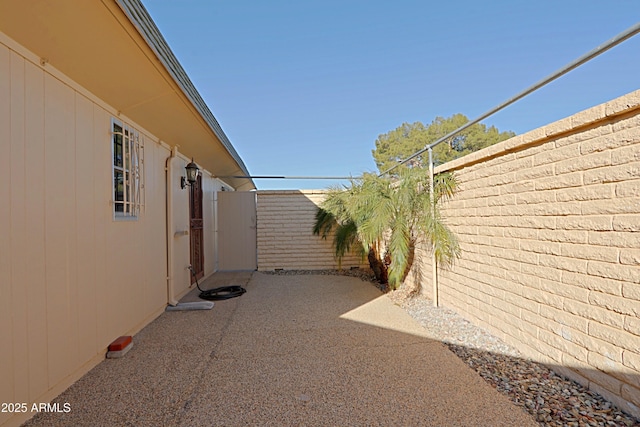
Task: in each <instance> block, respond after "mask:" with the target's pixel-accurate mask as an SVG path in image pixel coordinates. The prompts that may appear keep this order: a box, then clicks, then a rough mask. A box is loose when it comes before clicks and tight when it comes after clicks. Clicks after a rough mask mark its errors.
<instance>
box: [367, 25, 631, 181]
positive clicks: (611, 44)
mask: <svg viewBox="0 0 640 427" xmlns="http://www.w3.org/2000/svg"><path fill="white" fill-rule="evenodd" d="M638 33H640V23H637V24H635V25H633V26H632V27H630V28H628V29H627V30H625V31H623V32H622V33H620V34H618V35H617V36H615V37H614V38H612V39H610V40H608V41H606V42H605V43H603V44H601V45H600V46H598V47H596V48H595V49H593V50H591V51H589V52H587V53H586V54H584V55H582V56H581V57H580V58H578V59H576V60H575V61H573V62H571V63H570V64H568V65H565V66H564V67H562V68H560V69H559V70H557V71H555V72H554V73H552V74H550V75H549V76H547V77H545V78H544V79H542V80H540V81H538V82H537V83H535V84H534V85H532V86H530V87H528V88H527V89H525V90H524V91H522V92H520V93H519V94H517V95H516V96H514V97H513V98H511V99H509V100H507V101H505V102H503V103H502V104H500V105H498V106H497V107H495V108H492V109H491V110H489V111H487V112H486V113H484V114H482V115H481V116H479V117H478V118H476V119H474V120H472V121H470V122H467V123H466V124H464V125H463V126H460V127H459V128H458V129H456V130H454V131H453V132H450V133H448V134H446V135H445V136H443V137H442V138H440V139H438V140H436V141H435V142H433V143H431V144H428V145H426V146H425V147H424V148H423V149H422V150H419V151H416V152H415V153H413V154H412V155H411V156H409V157H407V158H406V159H404V160H402V161H401V162H399V163H398V164H397V165H395V166H393V167H390V168H389V169H387V170H385V171H384V172H382V173H380V174H379V175H378V176H382V175H386V174H388V173H389V172H391V171H392V170H394V169H395V168H397V167H398V166H400V165H403V164H405V163H407V162H408V161H409V160H412V159H414V158H415V157H417V156H419V155H421V154H422V153H424V152H425V151H427V150H430V149H432V148H433V147H435V146H436V145H438V144H440V143H442V142H444V141H446V140H447V139H449V138H451V137H452V136H455V135H457V134H459V133H460V132H462V131H463V130H465V129H467V128H468V127H469V126H472V125H474V124H476V123H478V122H479V121H481V120H484V119H486V118H487V117H489V116H492V115H493V114H495V113H497V112H498V111H500V110H502V109H503V108H505V107H507V106H509V105H511V104H513V103H514V102H516V101H518V100H520V99H521V98H524V97H525V96H527V95H529V94H530V93H532V92H534V91H536V90H538V89H540V88H541V87H543V86H545V85H546V84H548V83H551V82H552V81H554V80H556V79H557V78H559V77H562V76H563V75H565V74H567V73H568V72H569V71H571V70H573V69H575V68H578V67H579V66H581V65H582V64H584V63H585V62H587V61H590V60H592V59H593V58H595V57H596V56H598V55H600V54H602V53H604V52H606V51H607V50H609V49H611V48H613V47H615V46H617V45H619V44H620V43H622V42H623V41H625V40H627V39H630V38H631V37H633V36H635V35H636V34H638Z"/></svg>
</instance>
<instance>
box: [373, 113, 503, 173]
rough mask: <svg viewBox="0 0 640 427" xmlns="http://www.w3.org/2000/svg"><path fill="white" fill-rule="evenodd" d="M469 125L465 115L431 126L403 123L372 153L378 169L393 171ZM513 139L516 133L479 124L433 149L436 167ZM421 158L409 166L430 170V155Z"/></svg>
mask: <svg viewBox="0 0 640 427" xmlns="http://www.w3.org/2000/svg"><path fill="white" fill-rule="evenodd" d="M468 121H469V119H468V118H467V117H466V116H465V115H463V114H454V115H453V116H451V117H448V118H443V117H436V118H435V119H434V120H433V121H432V122H431V124H430V125H429V126H425V125H424V124H422V123H420V122H415V123H412V124H409V123H403V124H402V125H400V126H399V127H398V128H396V129H394V130H392V131H390V132H387V133H385V134H383V135H380V136H378V139H376V148H375V149H374V150H372V154H373V158H374V160H375V162H376V165H377V166H378V169H379V170H380V171H381V172H382V171H385V170H387V169H389V168H391V167H393V166H394V165H396V164H397V163H398V162H399V161H401V160H404V159H406V158H407V157H409V156H410V155H412V154H413V153H415V152H416V151H419V150H421V149H423V148H424V147H425V146H426V145H428V144H431V143H432V142H435V141H436V140H438V139H439V138H442V137H443V136H445V135H446V134H448V133H450V132H453V131H454V130H456V129H457V128H459V127H460V126H462V125H464V124H465V123H467V122H468ZM513 136H515V133H514V132H511V131H506V132H500V131H498V129H497V128H496V127H495V126H491V127H487V126H486V125H483V124H481V123H476V124H474V125H472V126H470V127H469V128H467V129H465V130H464V131H463V132H461V133H460V134H458V135H456V136H454V137H453V138H451V139H450V140H449V141H447V142H446V143H442V144H440V145H438V146H437V147H435V148H434V149H433V154H434V163H435V164H436V165H439V164H442V163H446V162H448V161H450V160H453V159H457V158H458V157H462V156H464V155H465V154H469V153H472V152H474V151H477V150H480V149H481V148H484V147H488V146H490V145H493V144H495V143H497V142H500V141H504V140H506V139H509V138H511V137H513ZM421 157H422V156H418V157H416V158H415V159H413V160H411V161H410V162H409V163H408V166H410V167H426V166H427V161H428V160H427V158H426V154H425V155H424V159H423V158H421Z"/></svg>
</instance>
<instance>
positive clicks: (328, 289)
mask: <svg viewBox="0 0 640 427" xmlns="http://www.w3.org/2000/svg"><path fill="white" fill-rule="evenodd" d="M224 284H233V285H243V286H245V287H246V289H247V293H246V294H244V295H243V296H241V297H239V298H235V299H231V300H226V301H217V302H216V303H215V306H214V308H213V309H212V310H209V311H177V312H167V313H164V314H163V315H162V316H160V317H159V318H158V319H157V320H155V321H154V322H153V323H151V324H150V325H148V326H147V327H146V328H145V329H143V330H142V331H141V332H140V333H138V334H137V335H136V336H135V337H134V343H135V344H134V347H133V348H132V349H131V351H130V352H129V353H128V354H127V355H126V356H125V357H124V358H122V359H114V360H109V359H108V360H105V361H104V362H102V363H101V364H100V365H98V366H97V367H96V368H94V369H93V370H92V371H90V372H89V373H88V374H87V375H85V376H84V377H83V378H81V379H80V380H79V381H78V382H76V383H75V384H74V385H73V386H71V387H70V388H69V389H68V390H67V391H66V392H64V393H63V394H62V395H60V396H59V397H58V398H57V399H56V402H59V403H60V404H61V406H62V405H63V404H65V403H68V404H69V405H70V407H71V411H70V412H69V413H48V414H39V415H38V416H36V417H35V418H33V419H32V420H30V421H29V422H28V423H27V425H28V426H107V425H109V426H154V427H155V426H240V425H243V426H245V425H261V426H262V425H273V426H290V425H296V426H361V425H381V426H536V425H537V423H535V422H534V421H533V419H532V418H531V417H530V416H529V415H528V414H527V413H525V412H524V411H523V410H522V409H521V408H519V407H516V406H515V405H513V404H512V403H510V402H509V400H508V399H507V398H506V397H504V396H502V395H500V394H499V393H498V392H497V391H495V390H494V389H493V388H491V387H490V386H489V385H488V384H487V383H486V382H485V381H484V380H482V379H481V378H480V377H479V376H478V375H477V374H476V373H475V372H473V371H472V370H471V369H470V368H468V367H467V366H466V365H465V364H463V363H462V362H461V361H460V360H459V359H458V358H457V357H456V356H455V355H453V354H452V353H451V352H450V351H449V350H448V349H447V348H446V347H445V346H444V345H443V344H441V343H440V342H437V341H433V340H431V339H429V338H427V334H426V331H425V330H424V329H423V328H422V327H421V326H420V325H418V324H417V323H416V322H415V321H414V320H413V319H412V318H411V317H409V315H408V314H406V313H405V312H404V311H403V310H402V309H401V308H399V307H397V306H396V305H394V304H393V303H392V302H391V300H390V299H388V298H387V297H386V296H384V295H382V294H381V293H380V291H379V290H378V289H376V288H375V287H374V286H373V285H371V284H370V283H367V282H363V281H361V280H360V279H357V278H352V277H342V276H327V275H298V276H280V275H269V274H264V273H253V274H251V273H220V274H216V275H214V276H213V277H212V278H211V279H210V280H208V281H207V282H206V283H204V284H202V285H201V286H202V287H206V288H212V287H216V286H222V285H224ZM194 298H196V297H195V293H192V294H190V295H188V296H187V297H185V299H184V300H185V301H186V300H194Z"/></svg>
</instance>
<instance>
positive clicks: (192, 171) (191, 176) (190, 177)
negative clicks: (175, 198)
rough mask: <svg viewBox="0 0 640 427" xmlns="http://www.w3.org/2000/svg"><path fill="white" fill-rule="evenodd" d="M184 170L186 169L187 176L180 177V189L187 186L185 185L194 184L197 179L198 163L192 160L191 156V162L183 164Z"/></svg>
mask: <svg viewBox="0 0 640 427" xmlns="http://www.w3.org/2000/svg"><path fill="white" fill-rule="evenodd" d="M185 170H186V171H187V177H186V178H185V177H184V176H182V177H180V186H181V187H182V189H185V188H187V185H194V184H195V183H196V181H197V180H198V173H199V172H200V169H198V165H196V164H195V163H194V162H193V158H191V162H190V163H189V164H188V165H187V166H185Z"/></svg>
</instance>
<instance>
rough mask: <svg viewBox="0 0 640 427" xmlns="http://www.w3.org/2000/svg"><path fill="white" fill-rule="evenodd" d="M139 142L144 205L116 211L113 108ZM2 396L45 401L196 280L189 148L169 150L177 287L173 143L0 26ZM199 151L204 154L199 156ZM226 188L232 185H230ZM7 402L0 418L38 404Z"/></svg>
mask: <svg viewBox="0 0 640 427" xmlns="http://www.w3.org/2000/svg"><path fill="white" fill-rule="evenodd" d="M113 118H118V119H119V120H123V121H126V122H128V123H130V124H131V125H133V126H134V127H136V128H137V129H138V130H139V131H140V133H141V135H143V137H144V140H145V143H144V179H143V182H144V200H145V206H144V207H143V208H142V212H141V214H140V215H139V217H138V218H137V219H136V220H124V221H123V220H114V218H113V206H112V204H111V200H112V170H111V168H112V152H111V133H110V132H111V120H112V119H113ZM0 153H1V154H0V200H1V201H2V202H0V342H1V343H2V345H1V346H0V402H14V403H16V402H18V403H19V402H25V403H28V405H29V407H30V405H31V404H32V403H34V402H35V403H39V402H49V401H50V400H51V399H52V398H53V397H55V396H56V395H58V394H59V393H60V392H62V391H63V390H64V389H65V388H66V387H68V386H69V385H70V384H71V383H73V382H74V381H75V380H76V379H78V378H79V377H80V376H81V375H83V374H84V373H86V372H87V371H88V370H89V369H91V368H92V367H93V366H95V365H96V364H97V363H98V362H100V361H101V360H102V359H103V358H104V357H105V353H106V348H107V346H108V345H109V344H110V343H111V342H112V341H113V340H114V339H116V338H117V337H118V336H121V335H131V334H135V333H136V332H137V331H139V330H140V329H141V328H142V327H143V326H145V325H146V324H148V323H149V322H150V321H151V320H153V319H154V318H155V317H157V316H158V315H159V314H160V313H161V312H162V311H163V310H164V308H165V306H166V304H167V301H168V299H171V298H179V297H180V296H181V295H183V294H184V293H186V292H188V291H189V289H190V280H189V272H188V270H187V269H186V266H187V265H188V264H189V236H188V234H187V235H182V234H180V233H176V232H181V231H184V230H187V231H188V227H189V205H188V195H189V192H188V190H182V189H180V176H182V175H184V166H185V165H186V163H187V162H188V160H189V159H186V158H184V157H182V156H180V155H178V156H177V157H175V158H174V159H173V160H171V162H172V176H171V177H170V185H171V187H172V191H173V202H174V203H173V208H172V210H171V214H172V217H173V221H172V224H171V226H170V228H171V231H172V233H171V234H172V237H171V239H170V243H171V244H172V246H173V251H172V252H173V261H172V265H173V271H174V277H173V295H168V292H167V237H166V235H167V232H166V230H167V224H166V216H167V215H166V190H165V189H166V174H165V167H166V161H167V158H168V157H169V155H170V149H169V147H168V145H167V144H165V143H163V142H160V141H159V140H158V138H156V137H154V136H153V135H152V134H151V133H150V132H148V131H147V130H145V129H143V128H142V127H138V126H137V125H136V123H133V122H132V121H130V120H128V119H127V118H126V117H124V116H119V115H118V112H117V111H115V109H114V108H112V107H110V106H109V105H107V104H106V103H104V102H102V101H101V100H100V99H98V98H96V97H95V96H93V95H92V94H91V93H89V92H88V91H86V90H85V89H83V88H82V87H80V86H79V85H77V84H75V83H74V82H73V81H71V80H70V79H69V78H67V77H66V76H65V75H64V74H62V73H60V72H59V71H58V70H56V69H55V68H54V67H52V66H51V65H46V66H43V65H41V64H40V63H39V61H38V58H37V57H36V56H35V55H33V54H32V53H30V52H29V51H27V50H26V49H24V48H22V47H20V46H19V45H17V44H16V43H15V42H14V41H12V40H11V39H9V38H8V37H6V36H5V35H3V34H2V33H0ZM196 161H197V159H196ZM221 186H222V183H221V182H219V181H218V180H216V179H214V178H212V177H211V175H210V174H209V173H208V172H206V171H205V173H204V177H203V187H204V201H203V204H204V213H205V216H206V218H205V224H204V226H205V275H209V274H211V273H213V272H214V270H215V228H214V223H215V218H214V205H213V200H214V198H215V193H216V191H219V190H220V188H221ZM227 188H229V187H228V186H227ZM12 415H13V414H9V413H0V425H3V426H5V425H18V424H19V423H20V422H22V421H24V420H25V419H26V418H28V417H30V416H32V415H33V413H31V412H28V413H26V414H16V415H15V416H12Z"/></svg>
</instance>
